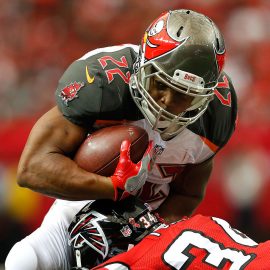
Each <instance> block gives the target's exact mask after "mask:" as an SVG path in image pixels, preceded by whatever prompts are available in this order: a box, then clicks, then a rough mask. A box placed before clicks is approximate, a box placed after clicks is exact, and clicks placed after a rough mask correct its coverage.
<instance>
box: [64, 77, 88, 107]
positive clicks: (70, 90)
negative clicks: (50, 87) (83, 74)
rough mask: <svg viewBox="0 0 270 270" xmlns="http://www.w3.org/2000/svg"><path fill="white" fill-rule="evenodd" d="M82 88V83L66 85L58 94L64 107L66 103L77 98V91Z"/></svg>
mask: <svg viewBox="0 0 270 270" xmlns="http://www.w3.org/2000/svg"><path fill="white" fill-rule="evenodd" d="M83 86H84V82H73V83H70V84H69V85H66V86H65V87H64V88H63V89H62V90H61V92H60V94H59V97H61V99H62V100H63V101H64V103H65V104H66V106H68V102H69V101H71V100H73V99H74V98H77V97H78V92H79V90H80V89H81V88H82V87H83Z"/></svg>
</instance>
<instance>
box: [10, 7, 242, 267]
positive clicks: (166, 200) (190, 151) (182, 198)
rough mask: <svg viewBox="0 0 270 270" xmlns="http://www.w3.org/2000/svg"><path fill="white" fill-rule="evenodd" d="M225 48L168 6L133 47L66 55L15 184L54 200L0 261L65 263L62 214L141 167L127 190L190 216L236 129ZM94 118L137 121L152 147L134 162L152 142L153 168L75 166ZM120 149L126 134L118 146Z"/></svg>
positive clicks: (187, 13) (207, 22) (112, 190)
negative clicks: (68, 60)
mask: <svg viewBox="0 0 270 270" xmlns="http://www.w3.org/2000/svg"><path fill="white" fill-rule="evenodd" d="M225 53H226V51H225V45H224V40H223V37H222V34H221V33H220V31H219V29H218V28H217V26H216V25H215V24H214V22H213V21H212V20H211V19H209V18H208V17H206V16H204V15H202V14H199V13H197V12H194V11H191V10H173V11H168V12H164V13H163V14H161V15H160V16H159V17H158V18H157V19H155V20H154V21H153V23H152V24H151V25H150V26H149V27H148V29H147V30H146V32H145V34H144V36H143V39H142V42H141V44H140V46H135V45H131V44H126V45H121V46H113V47H107V48H100V49H97V50H94V51H91V52H89V53H87V54H85V55H84V56H82V57H81V58H80V59H78V60H76V61H74V62H73V63H72V64H71V65H70V66H69V67H68V69H67V70H66V71H65V72H64V74H63V76H62V77H61V78H60V80H59V84H58V87H57V90H56V102H57V106H55V107H54V108H52V109H51V110H49V111H48V112H47V113H46V114H44V115H43V116H42V117H41V118H40V119H39V120H38V121H37V123H36V124H35V125H34V127H33V129H32V131H31V134H30V136H29V138H28V141H27V143H26V146H25V148H24V151H23V153H22V155H21V159H20V163H19V166H18V184H19V185H20V186H22V187H27V188H29V189H32V190H34V191H37V192H40V193H42V194H45V195H48V196H52V197H55V198H56V201H55V203H54V205H53V206H52V208H51V209H50V210H49V212H48V214H47V215H46V217H45V219H44V222H43V223H42V225H41V227H40V228H39V229H37V231H35V232H34V233H33V234H31V235H29V236H28V237H26V238H25V239H23V240H22V241H21V242H19V243H17V244H15V246H14V247H13V248H12V249H11V251H10V253H9V255H8V257H7V260H6V269H7V270H12V269H16V270H17V269H22V270H23V269H27V270H31V269H69V258H70V257H69V256H70V250H69V247H68V245H67V244H66V245H65V243H64V239H66V236H67V235H66V234H67V224H69V222H70V221H71V217H72V216H73V215H74V214H75V213H76V212H77V211H78V210H79V209H81V207H82V206H83V205H84V204H85V203H86V202H85V200H96V199H114V200H119V199H121V194H122V193H123V192H124V191H126V192H128V193H131V190H130V189H129V188H127V187H130V184H127V183H130V182H131V181H132V179H133V180H134V179H138V178H140V177H139V176H140V175H145V178H144V179H143V180H144V181H145V182H143V181H142V182H140V185H139V184H136V183H134V181H133V183H132V190H133V192H132V194H134V195H137V196H139V197H140V198H141V199H142V200H143V201H145V202H148V203H149V204H150V205H151V207H152V208H153V209H157V208H158V211H159V212H160V214H161V215H162V216H163V217H164V218H165V219H166V220H167V221H174V220H178V219H180V218H181V217H182V216H185V215H190V214H191V213H192V212H193V211H194V209H195V208H196V207H197V206H198V204H199V203H200V202H201V200H202V199H203V197H204V193H205V188H206V185H207V181H208V179H209V176H210V173H211V170H212V166H213V158H214V157H215V155H216V153H217V152H218V151H219V150H220V149H221V148H222V147H223V146H224V145H225V144H226V143H227V142H228V140H229V139H230V137H231V135H232V133H233V131H234V128H235V120H236V115H237V99H236V94H235V90H234V88H233V85H232V83H231V80H230V79H229V77H228V75H227V74H226V73H225V72H224V71H223V66H224V60H225ZM99 120H102V121H103V123H104V121H105V122H107V123H108V122H110V121H114V123H115V121H119V123H121V122H123V121H125V122H128V123H132V124H134V125H139V126H141V127H143V128H144V129H146V130H147V131H148V133H149V138H150V139H151V140H152V141H153V145H152V144H151V143H150V145H149V149H148V150H147V153H146V155H145V156H144V158H143V159H144V162H143V163H144V164H147V163H148V162H150V160H149V159H150V153H149V152H150V150H151V149H150V148H153V150H154V151H153V156H152V161H153V160H154V161H155V163H154V165H153V167H152V170H151V171H150V172H148V166H145V167H144V168H142V169H141V170H137V169H136V166H132V169H127V166H126V167H125V166H122V168H121V170H122V171H121V174H119V173H117V174H114V175H113V176H111V177H104V176H101V175H97V174H94V173H91V172H87V171H85V170H83V169H81V168H79V167H78V166H77V164H76V163H75V162H74V161H73V160H72V157H73V156H74V153H75V152H76V150H77V149H78V147H79V146H80V144H81V143H82V142H83V141H84V139H85V138H86V136H87V134H88V133H89V132H91V131H92V130H93V129H94V128H96V126H98V124H99ZM128 147H129V144H128V142H125V143H124V144H123V145H122V153H124V152H126V151H128ZM128 163H129V160H128V158H126V160H125V161H124V164H128ZM119 175H122V177H120V176H119ZM140 180H142V179H140ZM126 184H127V185H126ZM73 201H76V202H73ZM56 217H57V218H56Z"/></svg>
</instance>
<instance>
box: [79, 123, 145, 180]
mask: <svg viewBox="0 0 270 270" xmlns="http://www.w3.org/2000/svg"><path fill="white" fill-rule="evenodd" d="M125 139H128V140H129V141H130V142H131V148H130V158H131V160H132V161H133V162H134V163H137V162H138V161H140V159H141V158H142V156H143V154H144V152H145V150H146V149H147V146H148V143H149V138H148V134H147V132H146V131H145V130H144V129H143V128H140V127H137V126H133V125H117V126H111V127H105V128H103V129H100V130H98V131H95V132H93V133H91V134H90V135H89V136H88V137H87V138H86V139H85V141H84V142H83V143H82V144H81V146H80V147H79V149H78V151H77V153H76V154H75V157H74V161H75V162H76V163H77V164H78V165H79V166H80V167H81V168H83V169H85V170H86V171H88V172H94V173H97V174H100V175H103V176H111V175H113V173H114V171H115V168H116V166H117V164H118V161H119V155H120V147H121V143H122V141H123V140H125Z"/></svg>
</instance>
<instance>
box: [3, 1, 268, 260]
mask: <svg viewBox="0 0 270 270" xmlns="http://www.w3.org/2000/svg"><path fill="white" fill-rule="evenodd" d="M175 8H189V9H194V10H196V11H199V12H203V13H204V14H206V15H208V16H209V17H211V18H212V19H213V20H214V21H215V22H216V23H217V25H218V26H219V28H220V29H221V30H222V31H223V33H224V36H225V41H226V45H227V62H226V66H225V69H226V71H227V73H228V74H229V75H230V76H231V78H232V79H233V81H234V85H235V88H236V90H237V93H238V97H239V121H238V127H237V130H236V132H235V134H234V135H233V138H232V140H231V141H230V143H229V144H228V145H227V147H226V148H225V149H224V150H222V151H221V152H220V153H219V155H218V156H217V159H216V164H215V169H214V172H213V174H212V177H211V180H210V183H209V186H208V189H207V194H206V199H205V200H204V202H203V203H202V204H201V206H200V207H199V209H198V211H197V212H200V213H203V214H209V215H214V216H218V217H221V218H225V219H226V220H228V221H229V222H231V224H232V226H234V227H237V228H238V229H240V230H242V231H243V232H245V233H247V234H249V235H250V236H252V237H253V238H254V239H255V240H257V241H263V240H266V239H270V200H269V198H270V170H269V166H270V139H269V136H270V82H269V77H270V27H269V25H270V1H269V0H204V1H197V0H166V1H165V0H163V1H162V0H144V1H141V0H129V1H126V0H80V1H75V0H20V1H5V0H0V48H1V49H0V123H1V124H0V144H1V145H0V216H1V218H0V263H3V262H4V259H5V257H6V255H7V253H8V251H9V249H10V248H11V246H12V245H13V244H14V243H15V242H16V241H18V240H19V239H21V238H23V237H24V236H25V235H27V234H29V233H30V232H31V231H33V230H34V229H35V228H37V227H38V226H39V224H40V222H41V220H42V217H43V216H44V214H45V213H46V211H47V210H48V208H49V207H50V205H51V203H52V199H50V198H47V197H45V196H41V195H39V194H37V193H34V192H31V191H29V190H25V189H22V188H18V187H17V185H16V167H17V163H18V159H19V156H20V153H21V151H22V149H23V146H24V144H25V141H26V138H27V136H28V134H29V132H30V129H31V127H32V125H33V123H34V122H35V121H36V120H37V118H38V117H39V116H40V115H42V114H43V113H44V112H45V111H46V110H47V109H49V108H50V107H52V106H53V105H54V90H55V87H56V85H57V81H58V79H59V77H60V76H61V74H62V72H63V71H64V70H65V69H66V67H67V66H68V65H69V64H70V63H71V62H72V61H73V60H75V59H76V58H78V57H80V56H81V55H82V54H84V53H86V52H88V51H89V50H92V49H95V48H97V47H102V46H110V45H117V44H121V43H134V44H138V43H139V42H140V39H141V36H142V34H143V32H144V30H145V28H146V27H147V26H148V25H149V23H150V22H151V21H152V20H153V18H155V17H156V16H158V15H159V14H160V13H161V12H162V11H163V10H167V9H175Z"/></svg>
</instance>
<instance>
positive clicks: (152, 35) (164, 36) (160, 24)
mask: <svg viewBox="0 0 270 270" xmlns="http://www.w3.org/2000/svg"><path fill="white" fill-rule="evenodd" d="M169 15H170V14H169V13H166V14H165V15H161V17H160V18H158V19H157V20H156V21H154V22H153V23H152V24H151V25H150V27H149V28H148V29H147V31H146V33H145V35H144V37H143V40H142V48H143V50H144V57H145V60H146V61H148V60H152V59H154V58H157V57H159V56H162V55H164V54H166V53H168V52H170V51H172V50H174V49H176V48H177V47H178V46H180V45H182V44H183V43H184V42H185V41H186V40H187V39H188V37H187V38H183V39H182V40H180V41H178V40H175V39H173V38H172V37H171V36H169V34H168V32H167V27H166V23H167V20H168V16H169Z"/></svg>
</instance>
